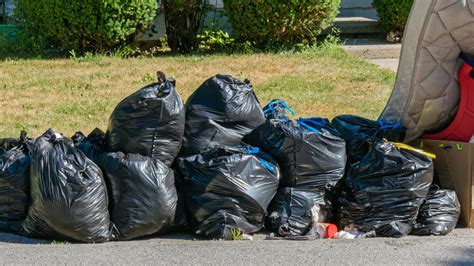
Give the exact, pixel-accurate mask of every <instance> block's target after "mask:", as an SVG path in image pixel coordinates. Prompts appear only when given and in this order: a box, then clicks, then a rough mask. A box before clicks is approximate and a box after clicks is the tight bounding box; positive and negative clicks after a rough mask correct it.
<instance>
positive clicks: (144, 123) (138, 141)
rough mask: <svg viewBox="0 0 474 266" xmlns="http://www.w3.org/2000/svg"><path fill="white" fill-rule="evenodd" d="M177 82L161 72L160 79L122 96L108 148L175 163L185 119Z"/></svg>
mask: <svg viewBox="0 0 474 266" xmlns="http://www.w3.org/2000/svg"><path fill="white" fill-rule="evenodd" d="M175 83H176V82H175V80H174V79H166V77H165V75H164V74H163V73H162V72H158V82H156V83H152V84H150V85H148V86H146V87H144V88H142V89H140V90H138V91H136V92H135V93H133V94H132V95H130V96H128V97H127V98H125V99H124V100H122V101H121V102H120V103H119V104H118V105H117V107H115V110H114V111H113V112H112V115H111V116H110V120H109V125H108V129H107V134H106V148H107V151H110V152H117V151H121V152H124V153H138V154H141V155H144V156H150V157H152V158H154V159H159V160H160V161H162V162H163V163H165V164H166V165H168V166H171V164H172V163H173V161H174V159H175V157H176V156H177V155H178V153H179V150H180V149H181V144H182V139H183V134H184V121H185V114H184V105H183V101H182V100H181V97H180V96H179V94H178V92H177V91H176V89H175Z"/></svg>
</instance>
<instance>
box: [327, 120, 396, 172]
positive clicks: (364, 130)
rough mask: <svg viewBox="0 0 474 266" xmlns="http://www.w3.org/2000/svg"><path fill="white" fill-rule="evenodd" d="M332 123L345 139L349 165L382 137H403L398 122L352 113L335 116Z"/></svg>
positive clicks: (394, 139) (393, 139)
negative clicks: (375, 119) (377, 119)
mask: <svg viewBox="0 0 474 266" xmlns="http://www.w3.org/2000/svg"><path fill="white" fill-rule="evenodd" d="M332 125H333V126H334V128H336V130H337V131H338V132H339V134H340V135H341V137H342V138H343V139H344V140H345V141H346V148H347V160H348V164H349V165H351V164H353V163H356V162H358V161H360V160H361V159H362V158H363V157H364V156H365V155H366V154H367V152H368V151H369V147H370V146H371V145H373V144H375V143H377V142H379V141H381V140H382V139H383V138H386V139H387V140H390V141H401V140H403V138H404V137H405V128H403V127H402V126H401V124H400V123H398V124H387V123H384V122H383V121H373V120H370V119H366V118H363V117H359V116H354V115H340V116H336V117H335V118H334V119H333V120H332Z"/></svg>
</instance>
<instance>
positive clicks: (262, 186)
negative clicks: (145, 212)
mask: <svg viewBox="0 0 474 266" xmlns="http://www.w3.org/2000/svg"><path fill="white" fill-rule="evenodd" d="M179 167H180V169H181V172H182V174H183V194H184V196H185V200H186V208H187V210H188V218H189V224H190V226H191V228H192V230H193V232H194V233H195V234H197V235H200V236H203V237H206V238H210V239H231V238H232V237H231V235H232V232H233V231H234V230H238V231H239V232H241V233H245V234H249V233H254V232H257V231H259V230H260V229H261V228H262V227H263V226H264V220H265V215H266V210H267V207H268V205H269V203H270V201H271V200H272V198H273V196H275V193H276V191H277V187H278V180H279V176H280V174H279V169H278V166H277V164H276V162H274V161H273V160H272V159H271V157H270V156H268V155H267V154H264V153H262V152H260V151H259V150H258V149H257V148H252V147H214V148H211V149H208V150H206V151H203V152H202V153H200V154H197V155H194V156H189V157H185V158H181V159H180V160H179Z"/></svg>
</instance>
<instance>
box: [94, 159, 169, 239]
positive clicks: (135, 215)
mask: <svg viewBox="0 0 474 266" xmlns="http://www.w3.org/2000/svg"><path fill="white" fill-rule="evenodd" d="M98 164H99V165H100V166H101V168H102V169H103V170H104V174H105V176H106V180H107V182H108V183H109V185H110V192H111V193H110V194H111V197H112V198H113V201H112V202H111V214H112V215H111V216H112V222H113V223H114V224H115V226H116V227H117V230H118V232H119V238H120V240H130V239H134V238H138V237H143V236H148V235H154V234H163V233H166V232H168V231H169V230H170V229H172V228H173V225H174V224H173V222H174V220H175V215H176V206H177V201H178V196H177V194H176V188H175V186H174V173H173V170H171V169H170V168H169V167H168V166H166V165H165V164H164V163H162V162H161V161H159V160H157V159H153V158H150V157H146V156H142V155H140V154H133V153H129V154H123V153H122V152H117V153H103V154H101V155H100V156H99V162H98Z"/></svg>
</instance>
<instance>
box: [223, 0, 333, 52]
mask: <svg viewBox="0 0 474 266" xmlns="http://www.w3.org/2000/svg"><path fill="white" fill-rule="evenodd" d="M339 5H340V0H305V1H300V0H287V1H283V0H224V8H225V10H226V11H227V14H228V16H229V19H230V22H231V24H232V26H233V28H234V31H235V33H236V35H237V38H238V40H240V41H250V42H251V43H252V44H253V45H254V46H256V47H258V48H268V47H272V46H287V47H288V46H293V45H295V44H304V45H305V44H312V43H315V42H316V36H317V35H319V34H320V33H321V30H322V29H325V28H327V27H328V26H330V25H331V24H332V23H333V22H334V19H335V18H336V15H337V13H338V11H339Z"/></svg>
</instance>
